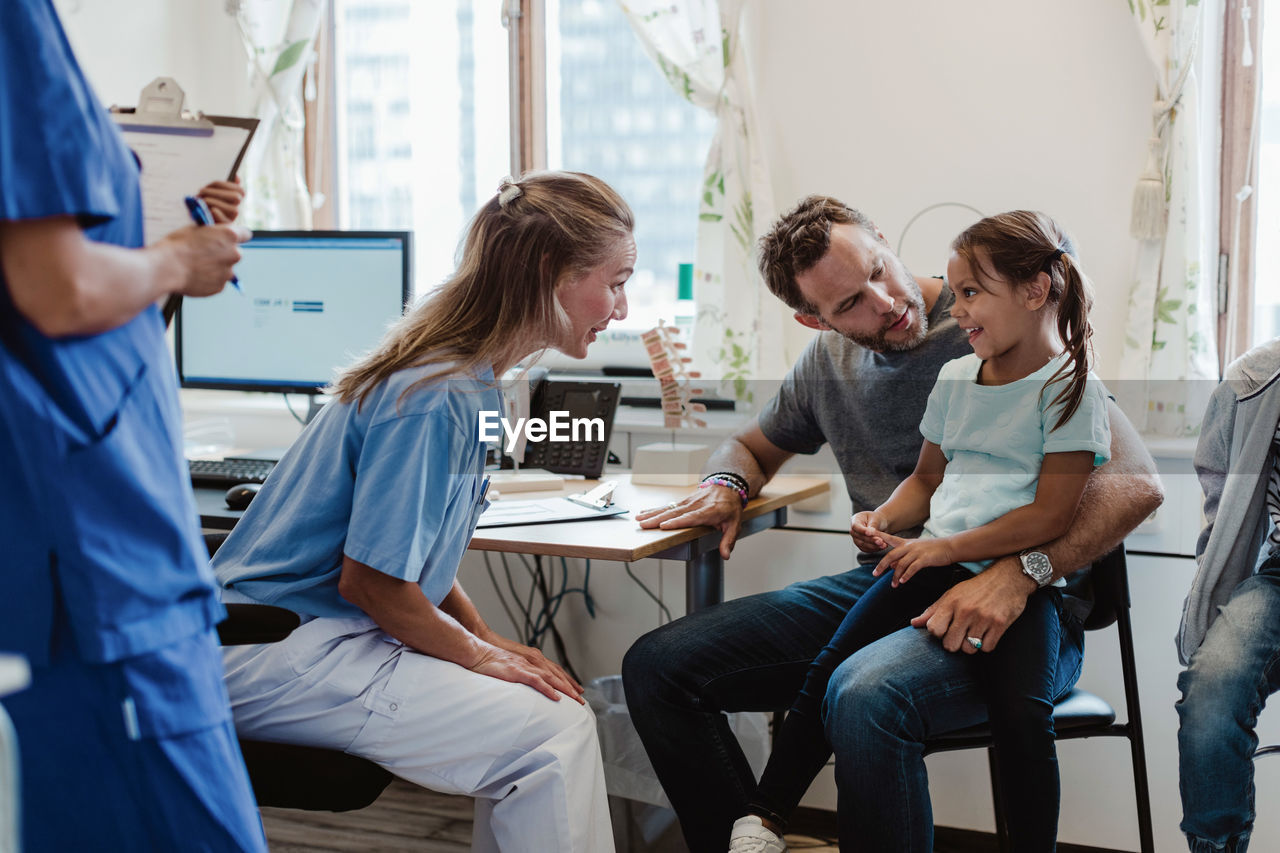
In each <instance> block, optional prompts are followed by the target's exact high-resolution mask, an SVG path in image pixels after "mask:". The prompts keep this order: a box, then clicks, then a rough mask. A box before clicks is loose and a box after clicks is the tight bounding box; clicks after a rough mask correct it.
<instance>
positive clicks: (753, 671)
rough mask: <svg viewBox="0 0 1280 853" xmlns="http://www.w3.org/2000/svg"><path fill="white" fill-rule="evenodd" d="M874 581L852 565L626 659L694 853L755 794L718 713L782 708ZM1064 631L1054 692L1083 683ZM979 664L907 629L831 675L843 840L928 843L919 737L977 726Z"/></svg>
mask: <svg viewBox="0 0 1280 853" xmlns="http://www.w3.org/2000/svg"><path fill="white" fill-rule="evenodd" d="M873 580H874V579H873V578H872V577H871V573H870V571H869V570H867V569H856V570H853V571H850V572H845V573H844V574H839V575H832V576H828V577H821V578H816V579H814V580H811V581H804V582H802V583H797V584H792V585H791V586H789V587H786V588H785V589H782V590H778V591H776V592H767V593H762V594H760V595H753V596H749V597H746V598H740V599H735V600H733V601H727V602H725V603H723V604H718V605H715V606H714V607H709V608H707V609H706V610H702V611H699V612H697V613H694V614H691V615H689V616H686V617H684V618H682V619H678V620H676V621H675V622H672V623H670V624H669V625H664V626H663V627H661V628H658V629H657V630H655V631H651V632H650V633H648V634H646V635H645V636H643V637H641V638H640V639H639V640H637V641H636V642H635V644H634V645H633V646H632V647H631V650H630V651H629V652H627V656H626V658H625V659H624V660H623V664H622V676H623V685H624V687H625V688H626V693H627V704H628V707H629V708H630V712H631V718H632V720H633V721H634V722H635V725H636V729H637V730H638V731H639V733H640V737H641V739H642V740H643V741H644V744H645V749H646V750H647V751H648V753H649V758H650V760H651V761H652V762H653V765H654V769H655V770H656V772H657V774H658V779H659V781H661V782H662V785H663V788H664V789H665V790H666V793H667V796H668V797H669V798H670V800H671V803H672V805H673V807H674V808H675V810H676V813H677V814H678V815H679V817H680V823H681V828H682V829H683V830H684V835H685V839H686V840H687V841H688V843H689V847H690V849H691V850H692V851H693V852H694V853H704V851H707V853H723V851H724V850H725V849H726V848H727V847H728V844H729V830H730V828H731V827H732V825H733V822H734V821H735V820H736V819H737V818H739V817H741V816H742V815H744V814H746V813H747V811H748V808H747V804H748V800H749V799H750V797H751V795H752V794H753V793H754V791H755V788H756V782H755V778H754V776H753V774H752V772H751V768H750V766H749V765H748V764H747V760H746V757H745V756H744V755H743V754H742V750H741V749H740V748H739V747H738V744H737V741H736V740H735V739H734V737H733V734H732V732H731V731H730V730H729V726H728V723H727V721H726V718H725V717H724V714H723V713H722V712H727V711H776V710H782V709H785V708H787V707H789V706H790V705H791V703H792V701H793V700H794V699H795V697H796V695H797V694H798V693H799V692H800V689H801V687H802V685H803V684H804V678H805V674H806V672H807V671H808V669H809V664H810V663H811V662H812V661H813V660H814V658H816V657H817V656H818V654H819V652H821V651H822V649H823V648H824V647H825V646H826V645H827V642H828V641H829V640H830V639H831V637H832V636H833V635H834V634H835V632H836V629H837V628H838V627H839V626H840V624H841V622H842V621H843V620H844V617H845V615H846V614H847V613H848V612H849V611H850V610H851V609H852V608H853V606H854V605H855V604H856V603H857V601H858V599H859V598H860V597H861V596H862V594H863V593H864V592H865V591H866V590H867V588H868V587H869V586H870V585H871V582H872V581H873ZM914 582H915V580H914V579H913V580H912V581H911V583H914ZM908 586H910V583H909V584H908ZM1033 598H1034V597H1033ZM1019 621H1021V620H1019ZM1062 626H1063V630H1062V632H1061V637H1060V643H1059V648H1058V649H1057V658H1056V661H1055V665H1054V666H1053V670H1054V679H1053V681H1054V689H1053V695H1054V697H1055V698H1056V697H1057V696H1060V695H1062V694H1064V693H1065V692H1066V691H1068V690H1069V689H1070V688H1071V686H1072V685H1073V684H1075V681H1076V678H1078V677H1079V674H1080V661H1081V656H1082V648H1083V632H1082V630H1081V628H1080V623H1079V621H1078V620H1076V619H1074V618H1071V617H1066V616H1064V617H1063V619H1062ZM979 657H981V656H978V655H966V654H950V653H948V652H947V651H945V650H944V649H943V648H942V646H941V645H940V644H939V643H938V642H937V640H936V639H934V638H933V637H932V636H930V635H929V634H928V632H926V631H922V630H918V629H915V628H905V629H903V630H900V631H896V632H895V633H893V634H890V635H889V636H887V637H885V638H883V639H881V640H878V641H876V642H874V643H872V644H871V645H870V646H868V647H866V648H864V649H862V650H861V651H859V652H857V653H856V654H854V655H852V656H851V657H849V658H848V659H847V660H845V661H844V663H842V664H840V666H839V667H837V668H836V670H835V672H834V673H833V675H832V677H831V679H830V682H829V684H828V687H827V698H826V700H825V704H824V709H823V713H824V725H825V729H826V732H827V738H828V740H829V742H830V743H831V746H832V749H833V751H834V752H835V756H836V782H837V785H838V787H839V804H838V809H839V820H840V825H841V837H842V839H843V840H844V843H845V844H846V845H852V844H855V843H857V844H861V845H863V848H864V849H866V850H877V851H878V850H894V851H918V853H928V851H931V850H932V849H933V818H932V812H931V810H930V806H929V789H928V778H927V775H926V772H925V766H924V757H923V754H922V752H923V747H922V743H923V742H924V741H925V740H926V739H927V738H929V737H931V736H933V735H935V734H940V733H942V732H947V731H953V730H955V729H959V728H964V727H966V726H970V725H976V724H978V723H982V722H984V721H986V720H987V703H986V699H985V694H984V693H983V690H982V687H981V684H982V681H981V679H982V674H981V672H980V666H979V662H978V658H979ZM848 828H854V829H848ZM851 833H856V834H851Z"/></svg>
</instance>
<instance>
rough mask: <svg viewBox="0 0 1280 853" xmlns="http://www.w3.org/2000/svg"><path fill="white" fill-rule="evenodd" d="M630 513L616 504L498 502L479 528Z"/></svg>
mask: <svg viewBox="0 0 1280 853" xmlns="http://www.w3.org/2000/svg"><path fill="white" fill-rule="evenodd" d="M626 511H627V510H626V508H625V507H620V506H618V505H617V504H614V505H613V506H610V507H608V508H606V509H594V508H592V507H589V506H583V505H582V504H576V503H574V502H573V501H571V500H567V499H565V498H541V499H537V500H527V501H509V500H498V501H494V502H493V503H491V504H489V508H488V509H486V510H485V511H484V514H483V515H481V516H480V520H479V521H478V522H476V527H507V526H509V525H515V524H550V523H551V522H556V521H587V520H589V519H592V518H612V517H613V516H616V515H622V514H623V513H625V512H626Z"/></svg>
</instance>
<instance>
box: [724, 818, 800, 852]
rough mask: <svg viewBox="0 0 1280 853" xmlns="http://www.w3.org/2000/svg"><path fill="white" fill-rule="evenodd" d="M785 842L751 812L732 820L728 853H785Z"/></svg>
mask: <svg viewBox="0 0 1280 853" xmlns="http://www.w3.org/2000/svg"><path fill="white" fill-rule="evenodd" d="M786 849H787V842H785V841H783V840H782V839H781V838H779V837H778V836H777V835H775V834H774V833H773V831H772V830H770V829H768V828H767V827H766V826H765V825H764V823H763V822H762V821H761V820H760V818H758V817H756V816H755V815H753V814H749V815H747V816H746V817H740V818H738V819H737V820H736V821H734V822H733V831H732V832H730V833H729V853H786Z"/></svg>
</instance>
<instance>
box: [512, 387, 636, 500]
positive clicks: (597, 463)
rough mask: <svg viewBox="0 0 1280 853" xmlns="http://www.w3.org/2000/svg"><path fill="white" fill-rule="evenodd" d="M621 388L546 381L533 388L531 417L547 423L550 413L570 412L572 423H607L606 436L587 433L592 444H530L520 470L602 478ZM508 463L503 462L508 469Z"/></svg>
mask: <svg viewBox="0 0 1280 853" xmlns="http://www.w3.org/2000/svg"><path fill="white" fill-rule="evenodd" d="M621 392H622V386H621V385H620V384H618V383H617V382H574V381H565V380H559V379H544V380H542V381H540V382H537V383H536V384H535V386H534V388H533V391H532V394H531V397H530V400H531V404H530V409H531V410H532V414H531V417H535V418H542V419H543V420H547V419H549V417H550V413H551V412H568V417H569V418H570V419H578V418H588V419H590V418H599V419H600V420H601V421H602V422H603V423H604V431H603V432H604V434H603V436H600V437H597V433H596V432H593V431H587V430H584V431H583V432H584V433H587V434H589V435H590V436H591V440H579V441H570V442H563V441H539V442H534V441H530V442H529V443H528V444H527V445H525V451H524V462H522V463H521V464H520V467H521V468H542V469H545V470H547V471H551V472H552V473H555V474H582V475H584V476H586V477H589V478H595V477H599V476H600V474H601V473H602V472H603V471H604V463H605V459H606V457H607V456H608V453H609V437H610V436H611V435H613V418H614V415H615V414H616V413H617V411H618V399H619V397H620V395H621ZM507 464H508V461H507V460H505V459H504V460H503V466H504V467H506V465H507Z"/></svg>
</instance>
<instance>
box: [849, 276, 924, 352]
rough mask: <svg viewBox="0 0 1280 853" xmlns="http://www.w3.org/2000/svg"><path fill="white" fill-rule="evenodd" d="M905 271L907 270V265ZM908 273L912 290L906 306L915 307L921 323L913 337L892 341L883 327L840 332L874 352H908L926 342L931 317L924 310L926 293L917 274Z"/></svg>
mask: <svg viewBox="0 0 1280 853" xmlns="http://www.w3.org/2000/svg"><path fill="white" fill-rule="evenodd" d="M903 272H906V268H905V267H904V268H903ZM906 275H907V281H909V282H911V291H910V292H909V293H908V294H907V298H906V307H907V308H914V309H915V312H916V316H917V317H918V318H920V325H919V326H918V327H917V329H916V331H915V333H914V334H912V335H911V337H909V338H904V339H899V340H892V341H891V340H889V339H888V336H887V333H886V332H885V331H884V330H883V329H882V330H880V331H878V332H874V333H872V334H863V333H861V332H841V333H840V334H842V335H844V336H845V337H846V338H848V339H849V340H851V341H853V342H854V343H855V344H858V345H859V346H864V347H866V348H867V349H869V350H872V351H874V352H906V351H907V350H912V349H915V348H916V347H918V346H920V344H922V343H924V339H925V336H926V335H928V334H929V317H928V315H927V314H926V313H925V310H924V294H923V293H921V292H920V285H918V284H916V279H915V276H913V275H911V273H909V272H907V273H906ZM903 310H904V311H905V310H906V309H905V308H904V309H903ZM898 319H902V318H901V315H899V318H898Z"/></svg>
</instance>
